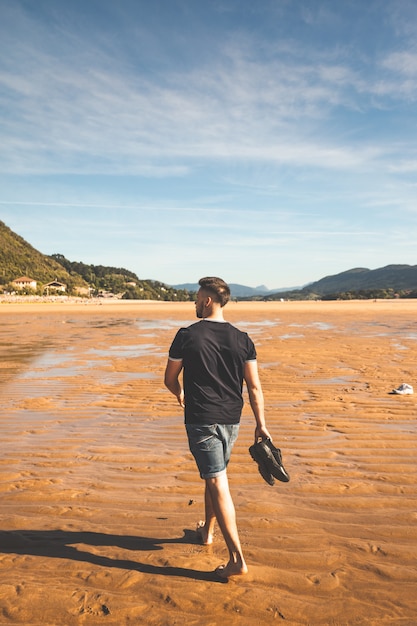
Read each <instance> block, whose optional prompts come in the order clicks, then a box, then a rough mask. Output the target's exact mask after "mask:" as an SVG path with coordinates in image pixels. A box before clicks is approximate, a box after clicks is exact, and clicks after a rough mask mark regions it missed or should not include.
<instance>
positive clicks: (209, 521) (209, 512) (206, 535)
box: [197, 482, 216, 546]
mask: <svg viewBox="0 0 417 626" xmlns="http://www.w3.org/2000/svg"><path fill="white" fill-rule="evenodd" d="M204 509H205V521H200V522H198V525H197V532H198V534H199V535H200V537H201V541H202V543H203V544H204V545H205V546H209V545H210V544H212V543H213V535H214V524H215V523H216V516H215V514H214V510H213V503H212V501H211V495H210V492H209V489H208V487H207V482H206V487H205V491H204Z"/></svg>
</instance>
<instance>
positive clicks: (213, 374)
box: [164, 277, 270, 579]
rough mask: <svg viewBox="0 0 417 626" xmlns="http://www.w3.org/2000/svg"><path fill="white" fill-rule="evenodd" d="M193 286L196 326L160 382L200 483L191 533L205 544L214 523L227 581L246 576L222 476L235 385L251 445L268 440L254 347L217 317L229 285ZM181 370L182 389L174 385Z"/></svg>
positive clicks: (235, 410)
mask: <svg viewBox="0 0 417 626" xmlns="http://www.w3.org/2000/svg"><path fill="white" fill-rule="evenodd" d="M199 285H200V289H199V291H198V293H197V300H196V303H195V310H196V316H197V317H198V318H199V319H200V320H201V321H199V322H196V323H195V324H192V325H191V326H189V327H188V328H181V329H180V330H179V331H178V332H177V334H176V336H175V338H174V341H173V342H172V345H171V347H170V350H169V358H168V362H167V366H166V370H165V381H164V382H165V385H166V387H167V388H168V389H169V391H171V393H173V394H174V396H176V398H177V400H178V402H179V404H180V405H181V406H182V407H183V408H184V410H185V411H184V413H185V426H186V430H187V435H188V441H189V446H190V450H191V452H192V454H193V456H194V458H195V461H196V463H197V467H198V469H199V471H200V476H201V478H203V479H204V480H205V497H204V503H205V520H204V522H200V524H199V526H198V528H197V530H198V532H199V534H200V536H201V540H202V542H203V544H205V545H209V544H211V543H212V542H213V532H214V524H215V521H216V519H217V523H218V525H219V527H220V530H221V532H222V534H223V537H224V540H225V542H226V545H227V548H228V550H229V561H228V563H227V564H226V565H221V566H219V567H218V568H217V569H216V573H217V574H218V575H219V576H220V577H222V578H226V579H227V578H229V577H230V576H238V575H242V574H246V573H247V571H248V568H247V565H246V563H245V559H244V557H243V554H242V548H241V545H240V540H239V534H238V530H237V525H236V515H235V507H234V504H233V500H232V497H231V494H230V490H229V482H228V478H227V473H226V468H227V465H228V463H229V459H230V454H231V451H232V447H233V444H234V442H235V441H236V438H237V435H238V430H239V422H240V417H241V412H242V407H243V397H242V385H243V380H245V382H246V386H247V389H248V394H249V401H250V405H251V408H252V411H253V414H254V417H255V420H256V428H255V441H258V439H259V438H261V439H267V438H270V434H269V432H268V430H267V429H266V425H265V417H264V401H263V394H262V388H261V384H260V381H259V375H258V368H257V361H256V350H255V346H254V344H253V342H252V340H251V339H250V338H249V336H248V335H247V334H246V333H244V332H242V331H240V330H238V329H237V328H235V327H234V326H232V325H231V324H229V323H228V322H226V321H225V319H224V317H223V307H224V306H225V304H227V302H228V301H229V299H230V289H229V286H228V285H227V284H226V283H225V282H224V280H222V279H221V278H216V277H207V278H202V279H201V280H200V281H199ZM182 370H183V383H184V389H183V388H182V387H181V384H180V382H179V375H180V373H181V371H182Z"/></svg>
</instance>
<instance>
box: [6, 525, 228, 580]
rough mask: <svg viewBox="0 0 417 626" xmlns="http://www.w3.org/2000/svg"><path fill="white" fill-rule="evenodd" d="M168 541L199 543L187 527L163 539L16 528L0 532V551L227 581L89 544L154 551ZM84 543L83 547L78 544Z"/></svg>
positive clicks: (195, 534) (153, 572)
mask: <svg viewBox="0 0 417 626" xmlns="http://www.w3.org/2000/svg"><path fill="white" fill-rule="evenodd" d="M168 543H186V544H199V541H198V537H197V533H196V532H194V531H192V530H187V529H185V530H184V535H183V536H182V537H178V538H174V539H159V538H152V537H136V536H126V535H106V534H104V533H95V532H82V531H65V530H12V531H0V552H2V553H3V554H21V555H32V556H44V557H51V558H59V559H71V560H73V561H85V562H87V563H92V564H93V565H100V566H102V567H107V568H108V567H117V568H120V569H127V570H131V571H136V572H142V573H143V574H153V575H159V576H180V577H183V578H192V579H193V580H206V581H210V582H217V583H225V582H227V580H225V579H222V578H220V577H219V576H217V575H216V573H215V572H214V571H211V572H203V571H200V570H195V569H189V568H184V567H168V566H167V567H160V566H157V565H150V564H149V563H140V562H137V561H129V560H127V559H126V560H125V559H111V558H109V557H106V556H100V555H98V554H93V553H91V552H89V551H88V549H87V550H86V549H85V548H84V547H87V546H117V547H119V548H123V549H125V550H134V551H138V550H140V551H146V552H148V551H151V550H163V547H162V545H163V544H168ZM78 544H81V545H82V546H83V548H84V549H82V548H81V547H76V546H77V545H78Z"/></svg>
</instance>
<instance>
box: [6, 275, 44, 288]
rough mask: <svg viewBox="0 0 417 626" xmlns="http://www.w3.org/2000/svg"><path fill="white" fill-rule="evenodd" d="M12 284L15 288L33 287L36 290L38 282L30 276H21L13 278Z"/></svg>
mask: <svg viewBox="0 0 417 626" xmlns="http://www.w3.org/2000/svg"><path fill="white" fill-rule="evenodd" d="M12 285H13V287H14V288H15V289H33V290H34V291H35V290H36V287H37V286H38V283H37V281H36V280H34V279H33V278H29V276H21V277H20V278H16V279H15V280H13V281H12Z"/></svg>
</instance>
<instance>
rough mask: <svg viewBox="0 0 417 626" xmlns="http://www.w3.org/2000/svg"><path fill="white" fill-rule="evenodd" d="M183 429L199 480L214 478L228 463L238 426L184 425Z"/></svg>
mask: <svg viewBox="0 0 417 626" xmlns="http://www.w3.org/2000/svg"><path fill="white" fill-rule="evenodd" d="M185 428H186V431H187V435H188V443H189V446H190V451H191V453H192V455H193V457H194V458H195V462H196V463H197V467H198V470H199V472H200V476H201V478H216V476H218V475H219V474H221V473H222V472H224V471H225V469H226V467H227V464H228V463H229V460H230V455H231V453H232V448H233V444H234V443H235V441H236V439H237V436H238V433H239V424H210V425H206V424H186V425H185Z"/></svg>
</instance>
